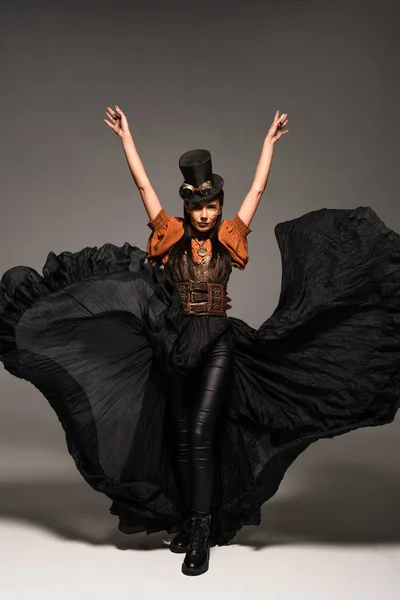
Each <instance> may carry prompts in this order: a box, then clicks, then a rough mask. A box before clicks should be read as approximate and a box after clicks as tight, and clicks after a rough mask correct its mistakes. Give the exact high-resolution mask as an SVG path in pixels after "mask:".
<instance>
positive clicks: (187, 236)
mask: <svg viewBox="0 0 400 600" xmlns="http://www.w3.org/2000/svg"><path fill="white" fill-rule="evenodd" d="M213 200H219V203H220V206H221V208H222V206H223V204H224V190H221V191H220V193H219V194H218V196H216V197H215V198H213ZM213 200H210V202H212V201H213ZM184 219H185V220H184V232H183V236H182V237H181V238H180V239H179V240H178V242H176V244H174V245H173V247H172V248H171V250H170V258H174V259H175V260H182V259H183V255H184V254H185V252H186V253H187V258H188V266H189V272H190V275H191V277H194V263H193V257H192V237H193V236H196V234H197V233H198V232H197V230H196V229H194V227H193V225H192V221H191V219H190V213H189V212H188V211H187V210H184ZM221 221H222V211H221V212H220V214H219V215H218V218H217V220H216V222H215V223H214V227H213V228H212V229H210V231H209V238H210V240H211V248H212V250H211V251H212V255H211V260H210V267H212V266H213V265H214V264H215V261H216V260H217V256H218V255H219V256H220V257H221V258H222V260H224V261H226V262H227V263H229V261H230V255H229V252H228V250H227V248H225V246H224V245H223V244H221V242H220V241H219V239H218V229H219V226H220V224H221Z"/></svg>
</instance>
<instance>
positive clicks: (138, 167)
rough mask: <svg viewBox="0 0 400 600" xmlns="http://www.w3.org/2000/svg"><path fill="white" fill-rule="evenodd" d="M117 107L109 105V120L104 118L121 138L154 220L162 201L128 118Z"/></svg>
mask: <svg viewBox="0 0 400 600" xmlns="http://www.w3.org/2000/svg"><path fill="white" fill-rule="evenodd" d="M115 109H116V110H113V109H112V108H110V107H109V106H107V111H106V115H107V117H108V120H107V119H104V122H105V123H107V125H108V126H109V127H110V128H111V129H112V130H113V131H114V133H115V134H116V135H118V136H119V137H120V138H121V141H122V146H123V148H124V152H125V157H126V160H127V163H128V165H129V168H130V171H131V173H132V177H133V180H134V182H135V184H136V186H137V188H138V190H139V192H140V196H141V198H142V200H143V204H144V207H145V209H146V211H147V214H148V216H149V219H150V220H153V219H154V218H155V217H156V216H157V215H158V213H159V212H160V210H161V209H162V206H161V202H160V201H159V199H158V196H157V194H156V193H155V191H154V190H153V188H152V186H151V183H150V181H149V178H148V177H147V174H146V171H145V169H144V166H143V163H142V161H141V160H140V156H139V154H138V152H137V150H136V146H135V143H134V141H133V138H132V135H131V132H130V130H129V124H128V119H127V118H126V116H125V114H124V113H123V112H122V110H121V109H120V108H119V106H117V105H115Z"/></svg>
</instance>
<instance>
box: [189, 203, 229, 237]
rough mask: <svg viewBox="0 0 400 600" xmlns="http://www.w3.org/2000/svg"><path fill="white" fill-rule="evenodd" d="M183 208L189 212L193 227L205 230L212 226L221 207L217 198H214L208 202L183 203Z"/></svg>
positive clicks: (197, 229)
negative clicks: (187, 204)
mask: <svg viewBox="0 0 400 600" xmlns="http://www.w3.org/2000/svg"><path fill="white" fill-rule="evenodd" d="M185 210H187V212H188V213H189V214H190V220H191V222H192V226H193V228H194V229H195V230H196V231H203V232H206V231H210V230H211V229H212V228H213V227H214V225H215V222H216V220H217V219H218V216H219V214H220V213H221V212H222V207H221V205H220V201H219V198H216V199H214V200H210V201H209V202H201V203H200V202H190V204H189V206H186V205H185Z"/></svg>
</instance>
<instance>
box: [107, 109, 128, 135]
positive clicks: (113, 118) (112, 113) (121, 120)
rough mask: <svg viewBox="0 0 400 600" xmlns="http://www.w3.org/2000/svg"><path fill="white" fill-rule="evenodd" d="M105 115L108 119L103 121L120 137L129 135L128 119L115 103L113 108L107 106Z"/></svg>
mask: <svg viewBox="0 0 400 600" xmlns="http://www.w3.org/2000/svg"><path fill="white" fill-rule="evenodd" d="M106 115H107V117H108V119H109V120H107V119H104V122H105V123H107V125H108V126H109V127H110V128H111V129H112V130H113V132H114V133H115V134H116V135H118V136H119V137H120V138H124V137H127V136H130V134H131V132H130V131H129V124H128V119H127V118H126V116H125V114H124V113H123V112H122V110H121V109H120V108H119V106H117V105H115V110H113V109H112V108H110V107H109V106H107V111H106Z"/></svg>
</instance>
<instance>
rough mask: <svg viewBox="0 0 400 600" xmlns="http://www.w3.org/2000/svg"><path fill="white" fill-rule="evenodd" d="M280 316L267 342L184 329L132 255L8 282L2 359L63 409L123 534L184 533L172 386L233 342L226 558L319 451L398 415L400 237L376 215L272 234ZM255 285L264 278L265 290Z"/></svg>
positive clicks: (0, 311)
mask: <svg viewBox="0 0 400 600" xmlns="http://www.w3.org/2000/svg"><path fill="white" fill-rule="evenodd" d="M275 235H276V239H277V242H278V245H279V249H280V253H281V259H282V285H281V293H280V297H279V301H278V305H277V307H276V309H275V310H274V312H273V314H272V315H271V316H270V317H269V318H267V319H266V320H265V321H264V322H263V323H262V324H261V326H260V327H259V328H258V329H253V328H252V327H250V326H249V325H248V324H246V323H245V322H244V321H242V320H240V319H237V318H233V317H216V316H187V315H184V314H183V312H182V302H181V297H180V295H179V293H178V291H177V290H176V288H175V287H174V285H173V283H172V281H171V279H170V277H169V276H168V274H167V272H166V271H165V270H164V269H162V268H158V267H152V266H151V265H150V264H149V263H148V262H147V261H146V253H145V252H144V251H142V250H141V249H139V248H137V247H134V246H131V245H130V244H129V243H125V244H124V245H123V246H120V247H118V246H115V245H113V244H104V245H103V246H101V247H100V248H97V247H95V248H89V247H88V248H84V249H83V250H81V251H79V252H76V253H71V252H63V253H61V254H59V255H55V254H54V253H53V252H50V254H49V255H48V258H47V261H46V264H45V266H44V268H43V276H41V275H39V274H38V273H37V271H35V270H34V269H32V268H29V267H22V266H19V267H14V268H11V269H9V270H8V271H7V272H6V273H5V274H4V275H3V277H2V280H1V283H0V359H1V361H2V362H3V364H4V367H5V369H6V370H7V371H9V372H10V373H12V374H13V375H15V376H17V377H20V378H23V379H25V380H28V381H30V382H31V383H32V384H33V385H34V386H35V387H36V388H37V389H39V390H40V391H41V392H42V393H43V395H44V396H45V397H46V399H47V400H48V402H49V404H50V405H51V406H52V408H53V409H54V410H55V412H56V414H57V417H58V419H59V421H60V423H61V425H62V427H63V429H64V432H65V438H66V445H67V448H68V451H69V453H70V454H71V456H72V457H73V459H74V461H75V464H76V467H77V469H78V470H79V472H80V473H81V475H82V476H83V478H84V479H85V480H86V481H87V482H88V483H89V484H90V485H91V486H92V487H93V488H94V489H95V490H97V491H99V492H102V493H103V494H105V495H106V496H108V497H109V498H110V499H111V500H112V504H111V507H110V512H111V513H112V514H114V515H117V516H118V517H119V529H120V530H121V531H123V532H125V533H135V532H139V531H147V532H148V533H151V532H156V531H161V530H164V531H167V532H170V533H171V532H174V531H176V530H177V527H178V525H179V521H180V518H181V505H182V498H181V495H180V493H179V490H178V487H177V483H176V473H175V467H174V459H173V443H174V439H173V432H172V426H171V419H170V414H169V395H170V381H171V374H172V373H173V372H181V373H187V372H189V371H190V370H191V369H194V368H197V367H199V366H201V364H202V361H203V360H204V358H205V357H206V356H207V353H208V351H209V349H210V348H211V347H212V345H213V344H214V342H215V341H216V340H217V339H218V337H219V336H220V335H221V334H222V333H225V332H226V331H227V330H229V332H230V336H231V340H232V343H233V352H234V354H233V369H232V378H231V382H230V386H229V391H228V394H227V401H226V404H225V409H224V411H223V414H222V416H221V418H220V421H219V423H218V432H217V435H216V437H215V456H216V460H215V466H214V470H215V471H214V489H213V496H212V515H213V520H212V543H213V544H220V545H222V544H225V543H227V542H228V541H229V540H230V539H232V538H233V537H234V536H235V534H236V532H237V531H238V530H239V529H240V528H241V527H242V526H244V525H256V524H259V523H260V509H261V506H262V504H263V503H264V502H266V501H267V500H268V499H269V498H271V497H272V496H273V495H274V494H275V493H276V492H277V490H278V488H279V485H280V482H281V480H282V478H283V476H284V474H285V472H286V470H287V469H288V467H289V466H290V465H291V464H292V463H293V461H294V460H295V459H296V458H297V456H299V454H300V453H301V452H303V451H304V450H305V449H306V448H307V447H308V446H309V445H310V444H312V443H313V442H315V441H317V440H318V439H321V438H332V437H334V436H338V435H340V434H343V433H346V432H347V431H351V430H354V429H356V428H360V427H368V426H375V425H383V424H385V423H390V422H391V421H393V419H394V417H395V414H396V411H397V409H398V407H399V403H400V236H399V235H398V234H397V233H395V232H394V231H392V230H391V229H389V228H388V227H387V226H386V225H385V224H384V223H383V222H382V221H381V220H380V218H379V217H378V216H377V215H376V213H375V212H374V211H373V210H372V209H371V208H369V207H358V208H356V209H321V210H316V211H313V212H310V213H307V214H305V215H303V216H301V217H299V218H296V219H293V220H291V221H286V222H283V223H278V224H277V225H276V227H275ZM262 276H263V275H262V273H260V277H262Z"/></svg>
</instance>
